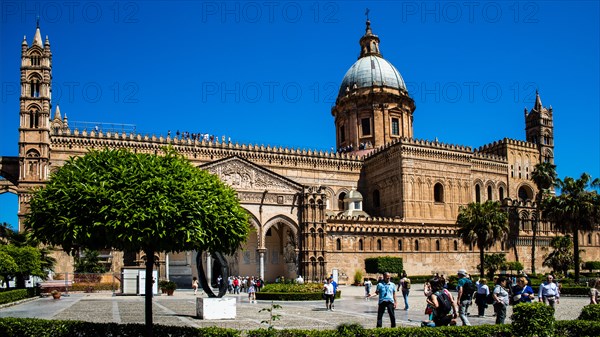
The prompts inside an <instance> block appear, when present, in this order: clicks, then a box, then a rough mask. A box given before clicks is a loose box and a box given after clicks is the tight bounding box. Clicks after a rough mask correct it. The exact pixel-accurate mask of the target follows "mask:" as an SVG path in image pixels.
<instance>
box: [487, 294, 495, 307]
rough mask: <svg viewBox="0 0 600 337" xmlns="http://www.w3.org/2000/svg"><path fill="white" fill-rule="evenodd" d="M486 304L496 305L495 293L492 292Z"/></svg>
mask: <svg viewBox="0 0 600 337" xmlns="http://www.w3.org/2000/svg"><path fill="white" fill-rule="evenodd" d="M485 302H486V303H487V304H494V303H496V300H495V299H494V293H493V292H490V293H489V294H488V295H487V297H486V298H485Z"/></svg>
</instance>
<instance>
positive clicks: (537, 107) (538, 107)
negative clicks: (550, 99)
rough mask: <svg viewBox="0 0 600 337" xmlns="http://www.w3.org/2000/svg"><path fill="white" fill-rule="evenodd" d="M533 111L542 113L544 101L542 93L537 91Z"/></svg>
mask: <svg viewBox="0 0 600 337" xmlns="http://www.w3.org/2000/svg"><path fill="white" fill-rule="evenodd" d="M533 110H536V111H542V99H541V98H540V93H539V92H538V91H537V90H536V91H535V105H534V106H533Z"/></svg>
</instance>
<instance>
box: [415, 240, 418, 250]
mask: <svg viewBox="0 0 600 337" xmlns="http://www.w3.org/2000/svg"><path fill="white" fill-rule="evenodd" d="M418 251H419V240H415V252H418Z"/></svg>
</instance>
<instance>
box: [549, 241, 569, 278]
mask: <svg viewBox="0 0 600 337" xmlns="http://www.w3.org/2000/svg"><path fill="white" fill-rule="evenodd" d="M550 247H552V249H553V251H552V252H550V254H548V255H546V256H545V259H544V263H543V265H544V266H546V267H549V268H552V270H553V271H554V272H562V273H563V275H565V276H567V273H568V271H569V269H571V268H573V266H574V264H575V257H574V255H573V240H571V236H569V235H566V236H557V237H555V238H552V241H550Z"/></svg>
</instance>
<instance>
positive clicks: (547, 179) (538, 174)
mask: <svg viewBox="0 0 600 337" xmlns="http://www.w3.org/2000/svg"><path fill="white" fill-rule="evenodd" d="M531 179H532V180H533V182H534V183H535V185H536V186H537V188H538V193H537V194H536V197H535V201H536V211H537V215H536V217H535V220H534V221H533V223H532V227H531V229H532V241H531V273H532V274H535V253H536V248H537V242H536V240H537V232H538V225H539V221H540V219H541V218H542V217H541V214H542V200H544V198H545V197H547V196H549V195H551V193H552V192H553V191H554V189H553V188H554V185H555V184H556V181H557V179H558V177H557V176H556V165H554V164H552V163H549V162H543V163H539V164H537V165H535V167H534V169H533V172H531Z"/></svg>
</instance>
